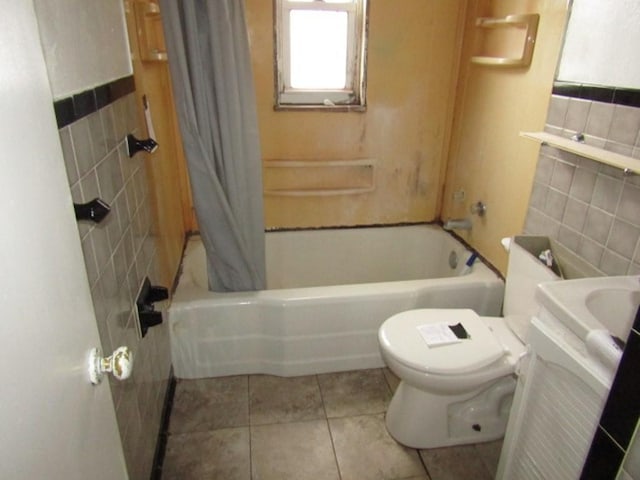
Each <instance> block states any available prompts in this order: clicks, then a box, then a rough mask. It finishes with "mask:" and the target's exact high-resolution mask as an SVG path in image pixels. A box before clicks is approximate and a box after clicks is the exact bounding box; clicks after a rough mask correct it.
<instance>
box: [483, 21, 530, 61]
mask: <svg viewBox="0 0 640 480" xmlns="http://www.w3.org/2000/svg"><path fill="white" fill-rule="evenodd" d="M539 21H540V15H539V14H537V13H524V14H518V15H507V16H506V17H504V18H489V17H481V18H478V19H476V26H477V27H479V28H486V29H496V28H516V29H525V30H526V31H525V35H524V40H523V45H522V53H521V54H520V56H519V57H498V56H490V55H477V56H474V57H471V62H472V63H477V64H480V65H494V66H502V67H526V66H528V65H530V64H531V58H532V57H533V47H534V46H535V43H536V36H537V34H538V22H539Z"/></svg>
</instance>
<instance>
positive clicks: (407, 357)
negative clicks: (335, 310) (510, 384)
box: [379, 308, 505, 375]
mask: <svg viewBox="0 0 640 480" xmlns="http://www.w3.org/2000/svg"><path fill="white" fill-rule="evenodd" d="M441 323H443V324H446V325H455V324H457V323H461V324H462V325H463V326H464V328H465V330H466V331H467V333H468V334H469V338H467V339H464V340H460V341H458V342H456V343H450V344H448V345H438V346H432V347H429V346H428V345H427V342H426V341H425V339H424V338H423V336H422V335H421V334H420V331H419V327H424V326H425V325H435V324H441ZM452 333H453V332H452ZM379 338H380V341H381V342H382V343H383V344H384V347H385V350H386V352H387V353H389V354H390V355H392V356H393V357H394V358H395V359H396V360H397V361H399V362H401V363H403V364H405V365H407V366H408V367H411V368H413V369H415V370H419V371H422V372H425V373H432V374H449V375H452V374H463V373H468V372H473V371H475V370H479V369H481V368H483V367H486V366H487V365H490V364H491V363H493V362H495V361H496V360H498V359H500V358H501V357H502V356H504V355H505V351H504V348H503V347H502V345H501V344H500V343H499V342H498V340H497V339H496V338H495V336H494V335H493V333H492V332H491V330H490V329H489V327H488V326H487V325H486V324H485V323H484V322H483V321H482V320H481V319H480V317H479V316H478V315H477V314H476V313H475V312H474V311H473V310H469V309H430V308H429V309H418V310H408V311H406V312H402V313H399V314H397V315H394V316H392V317H390V318H389V319H388V320H386V321H385V322H384V323H383V324H382V326H381V327H380V334H379Z"/></svg>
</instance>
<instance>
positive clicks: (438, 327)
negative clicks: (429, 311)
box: [416, 322, 462, 347]
mask: <svg viewBox="0 0 640 480" xmlns="http://www.w3.org/2000/svg"><path fill="white" fill-rule="evenodd" d="M416 328H417V329H418V333H420V336H422V339H423V340H424V341H425V342H426V343H427V345H428V346H429V347H438V346H441V345H449V344H451V343H458V342H461V341H462V340H461V339H460V338H458V337H457V336H456V334H455V333H453V330H451V329H450V328H449V325H447V324H446V323H444V322H439V323H427V324H424V325H418V326H417V327H416Z"/></svg>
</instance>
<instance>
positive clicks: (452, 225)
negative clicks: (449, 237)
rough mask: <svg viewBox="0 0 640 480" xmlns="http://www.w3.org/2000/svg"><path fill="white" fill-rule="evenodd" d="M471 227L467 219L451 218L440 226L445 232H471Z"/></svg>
mask: <svg viewBox="0 0 640 480" xmlns="http://www.w3.org/2000/svg"><path fill="white" fill-rule="evenodd" d="M471 227H472V224H471V220H469V219H468V218H451V219H449V220H447V221H446V222H444V225H443V226H442V228H444V229H445V230H471Z"/></svg>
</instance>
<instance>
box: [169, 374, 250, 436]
mask: <svg viewBox="0 0 640 480" xmlns="http://www.w3.org/2000/svg"><path fill="white" fill-rule="evenodd" d="M246 425H249V388H248V378H247V376H246V375H242V376H234V377H220V378H206V379H201V380H179V381H178V382H177V384H176V392H175V396H174V398H173V405H172V407H171V420H170V422H169V432H170V433H189V432H204V431H208V430H214V429H217V428H228V427H239V426H246Z"/></svg>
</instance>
